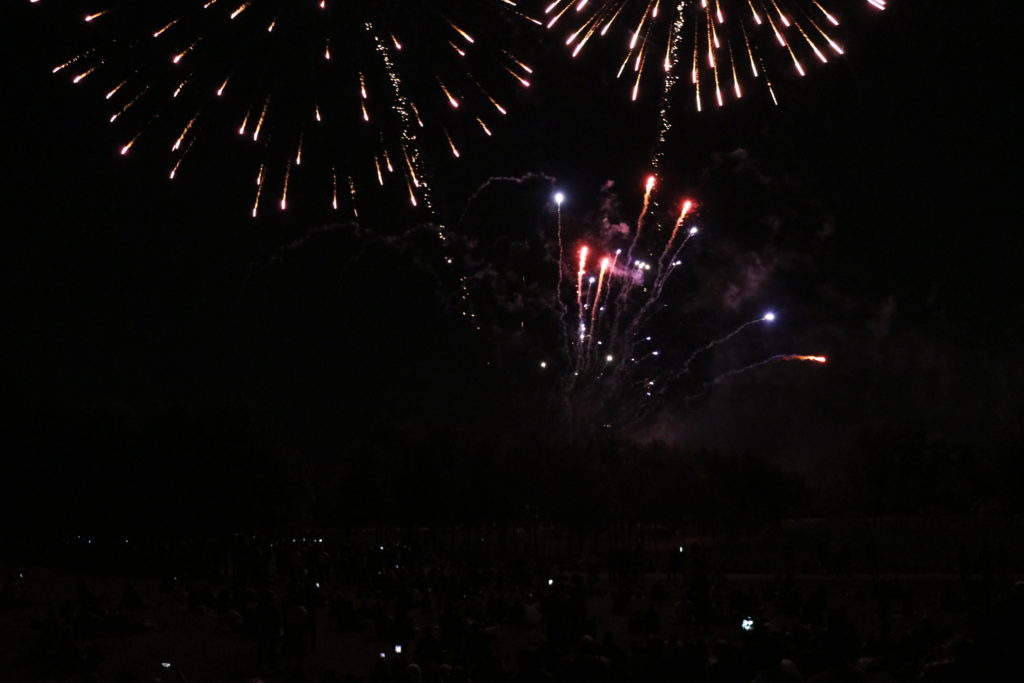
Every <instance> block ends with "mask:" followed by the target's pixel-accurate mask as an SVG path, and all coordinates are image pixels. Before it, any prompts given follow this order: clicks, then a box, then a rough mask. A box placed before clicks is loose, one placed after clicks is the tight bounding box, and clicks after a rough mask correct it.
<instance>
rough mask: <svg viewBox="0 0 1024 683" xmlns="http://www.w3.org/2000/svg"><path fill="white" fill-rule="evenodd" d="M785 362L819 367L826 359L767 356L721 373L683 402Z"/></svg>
mask: <svg viewBox="0 0 1024 683" xmlns="http://www.w3.org/2000/svg"><path fill="white" fill-rule="evenodd" d="M787 361H799V362H805V363H819V364H821V365H825V364H826V363H828V358H826V357H825V356H807V355H802V354H797V353H779V354H776V355H774V356H769V357H768V358H764V359H762V360H759V361H755V362H753V363H751V364H749V365H744V366H743V367H741V368H734V369H732V370H729V371H727V372H723V373H722V374H720V375H718V376H716V377H715V378H714V379H711V380H709V381H708V382H705V383H704V385H703V386H702V387H701V389H700V391H698V392H697V393H695V394H690V395H689V396H687V397H686V399H685V401H686V402H687V403H689V402H692V401H694V400H695V399H698V398H700V397H701V396H704V395H705V394H706V393H707V392H708V391H709V390H710V389H711V388H712V387H715V386H717V385H719V384H722V383H723V382H726V381H728V380H730V379H732V378H733V377H736V376H737V375H742V374H744V373H747V372H750V371H751V370H756V369H757V368H760V367H764V366H765V365H770V364H772V363H784V362H787Z"/></svg>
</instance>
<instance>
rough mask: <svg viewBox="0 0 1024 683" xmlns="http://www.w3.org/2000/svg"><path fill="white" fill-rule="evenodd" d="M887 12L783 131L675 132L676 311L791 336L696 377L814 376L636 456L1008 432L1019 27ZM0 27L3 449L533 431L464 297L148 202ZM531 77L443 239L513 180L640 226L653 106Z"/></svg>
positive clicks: (39, 39)
mask: <svg viewBox="0 0 1024 683" xmlns="http://www.w3.org/2000/svg"><path fill="white" fill-rule="evenodd" d="M891 5H892V7H891V9H890V10H889V11H888V12H886V13H885V14H884V15H873V16H871V17H870V19H865V20H862V21H856V22H854V26H853V27H852V29H851V32H852V35H849V37H848V39H847V41H846V44H847V46H848V48H849V49H848V54H847V57H846V58H845V59H844V60H841V61H840V62H839V63H835V64H832V65H830V66H829V67H828V68H826V69H816V70H814V71H813V73H812V74H811V75H810V76H809V77H808V78H807V79H805V80H803V81H801V82H789V81H783V82H780V83H779V84H778V88H779V92H780V95H781V105H780V106H779V107H774V108H773V107H769V106H766V105H764V104H763V103H762V104H757V103H752V102H747V103H742V104H740V105H734V106H732V107H729V108H727V109H725V110H723V111H721V112H718V111H709V112H705V113H704V114H701V115H700V116H696V115H694V114H693V113H691V112H686V111H682V110H680V111H679V113H678V120H677V123H676V125H675V130H674V133H673V136H672V138H671V142H670V145H669V147H668V151H667V154H666V164H665V169H664V170H665V173H664V175H665V184H666V186H670V187H674V188H676V189H677V191H678V192H679V193H684V192H696V193H699V194H700V196H701V199H702V201H704V202H705V210H704V214H703V217H702V220H703V221H704V223H705V224H706V225H707V227H708V228H709V230H710V231H711V232H712V233H715V232H718V233H719V234H721V235H722V239H721V240H719V242H718V244H720V245H728V246H727V247H726V246H719V247H717V251H716V247H715V246H714V244H715V243H714V242H711V243H710V244H707V245H706V246H704V247H702V248H701V251H699V252H698V255H697V256H698V258H704V259H705V261H704V264H705V265H704V269H703V270H701V269H700V268H698V272H699V273H700V274H701V275H702V276H705V277H706V278H707V280H706V281H704V282H710V284H708V285H707V289H706V290H704V291H701V290H699V288H698V290H697V291H696V292H695V293H694V294H693V295H691V296H689V297H688V298H687V299H686V301H687V302H688V303H686V304H685V306H690V305H692V306H693V307H695V308H700V307H701V306H702V305H703V308H702V309H701V310H704V311H705V313H706V310H708V309H709V308H713V306H712V304H717V303H721V301H723V299H721V298H720V297H723V296H724V293H725V292H726V291H728V290H729V288H730V286H731V285H734V286H736V287H739V288H740V290H742V291H741V296H740V297H739V298H740V303H739V304H737V307H736V309H735V310H730V309H729V308H728V306H725V307H720V308H721V320H720V326H719V327H717V329H723V328H727V327H728V326H729V325H731V324H733V323H735V321H737V320H742V319H744V316H749V313H750V312H751V311H756V310H760V308H761V307H764V306H769V305H770V306H773V307H775V308H776V309H778V310H779V311H780V313H781V317H782V320H783V322H782V324H780V325H779V326H777V327H776V328H774V329H773V330H771V331H770V332H768V333H766V335H764V336H763V337H762V336H760V335H755V337H754V338H753V339H751V340H748V341H749V343H746V342H745V343H744V344H743V345H740V346H739V347H738V348H736V349H728V350H726V351H724V352H723V353H722V354H720V355H718V356H716V358H715V359H714V360H713V362H714V363H718V364H720V365H721V367H727V366H728V364H729V363H730V362H732V361H733V360H741V358H740V356H741V355H742V354H743V353H744V352H756V351H757V348H758V347H757V345H758V344H763V345H764V346H763V348H765V349H769V350H773V351H774V350H786V349H789V350H792V351H794V352H803V351H808V352H814V353H818V352H821V353H827V354H828V355H829V356H830V358H831V359H832V363H830V365H829V366H828V367H827V368H823V369H817V368H806V367H797V366H785V367H780V368H776V369H773V370H771V371H765V372H758V373H755V374H753V375H750V376H747V377H744V378H742V379H740V380H738V381H737V382H735V383H733V384H729V385H727V386H723V387H721V388H720V389H716V391H715V392H713V393H712V394H711V395H710V397H709V398H708V399H707V400H705V401H703V402H701V403H699V404H698V405H697V406H696V407H694V408H693V409H692V410H693V412H692V415H691V416H690V417H689V419H687V420H683V419H681V418H680V417H679V412H678V411H676V410H673V411H672V412H671V414H669V415H663V416H661V417H660V418H659V419H658V420H656V421H655V423H654V424H653V426H652V427H651V434H654V435H657V436H663V437H667V438H672V439H686V440H690V441H694V442H700V443H707V444H712V445H720V446H724V447H728V448H760V449H764V450H768V451H771V452H777V453H782V454H785V453H793V452H798V453H800V454H802V455H806V456H811V457H813V456H814V455H816V454H818V453H820V452H822V450H826V449H828V448H831V447H834V445H835V444H836V443H837V442H840V441H842V440H844V439H846V438H848V437H849V436H850V434H851V433H854V432H856V431H857V430H858V429H860V428H862V427H864V426H865V425H871V424H875V423H878V422H885V423H893V424H899V425H906V426H910V427H915V428H921V429H924V430H926V431H929V432H932V433H938V434H947V435H950V436H952V437H954V438H957V439H961V440H966V441H969V442H981V441H984V440H986V439H988V438H990V437H991V436H992V435H993V434H996V433H999V432H1000V431H1005V432H1012V431H1015V430H1016V429H1017V417H1016V416H1017V414H1018V413H1019V409H1020V407H1021V406H1020V398H1019V394H1018V389H1017V388H1018V385H1019V382H1020V379H1021V375H1022V371H1021V370H1022V366H1021V361H1022V357H1021V349H1020V345H1019V341H1018V340H1019V339H1020V332H1021V322H1022V320H1024V310H1022V305H1021V302H1020V298H1019V295H1018V292H1019V291H1020V290H1021V289H1022V287H1021V285H1022V284H1024V283H1022V282H1021V274H1020V268H1019V267H1018V266H1017V264H1016V260H1017V258H1016V252H1015V250H1014V249H1013V248H1012V246H1011V245H1012V244H1014V243H1016V241H1017V240H1016V232H1017V223H1018V222H1019V221H1018V220H1016V215H1017V213H1018V211H1016V210H1014V209H1015V208H1016V207H1015V206H1011V199H1012V198H1014V195H1015V192H1014V191H1015V190H1016V186H1017V177H1016V176H1017V173H1016V171H1017V165H1018V162H1017V153H1016V145H1015V144H1014V143H1013V142H1012V140H1013V139H1015V136H1014V134H1013V133H1015V132H1016V128H1017V127H1018V125H1019V121H1018V119H1019V115H1018V113H1017V107H1016V105H1015V104H1014V103H1013V93H1012V87H1013V86H1012V81H1013V79H1012V78H1011V77H1010V76H1009V75H1008V74H1009V73H1011V71H1012V69H1013V68H1014V66H1015V63H1016V60H1015V58H1014V55H1013V49H1012V44H1011V43H1008V42H1006V41H1004V40H1002V39H1001V36H1002V33H1003V31H1002V30H1001V29H1000V24H1005V23H1006V22H1007V18H1006V17H1001V16H1000V14H999V12H998V11H997V8H995V7H989V4H985V7H981V6H975V5H974V4H972V5H971V6H970V7H969V8H966V9H965V7H966V6H965V5H964V4H963V3H952V2H939V3H934V2H900V1H897V2H893V3H891ZM0 11H2V12H3V18H2V20H0V26H2V27H3V31H4V33H5V34H6V35H5V39H4V44H5V46H6V49H5V53H6V56H5V58H4V62H3V69H4V72H5V77H4V81H5V85H4V91H5V94H4V102H5V105H4V110H5V111H4V116H5V118H6V123H5V125H4V132H5V136H4V137H5V140H4V143H3V144H2V145H0V149H2V150H3V154H4V163H3V168H4V169H5V171H6V173H5V176H6V179H5V180H4V182H3V185H2V187H3V202H4V206H5V209H6V211H5V213H6V218H5V220H4V221H3V223H4V226H5V238H6V244H5V247H6V248H5V249H4V256H5V262H6V265H5V267H4V274H5V281H6V286H5V287H4V288H3V290H4V299H5V304H4V308H5V311H6V314H5V319H6V322H7V325H6V326H5V327H6V330H7V331H6V332H5V334H4V342H5V348H6V353H5V357H6V359H7V367H8V371H9V373H10V379H9V381H8V382H7V386H8V389H9V392H10V393H11V395H13V396H14V397H15V398H16V401H17V402H18V403H19V404H21V408H20V409H19V410H17V411H16V412H15V413H12V415H13V416H14V417H15V420H16V421H22V422H24V421H33V420H39V419H42V418H40V415H42V414H47V415H53V414H57V415H64V414H78V413H91V412H92V411H100V412H103V411H110V410H114V408H111V406H123V407H125V410H129V411H132V410H143V409H144V407H146V406H153V405H162V404H166V403H184V404H190V405H197V406H215V405H220V404H222V403H223V404H232V405H234V404H243V405H245V406H246V410H250V411H252V412H253V413H254V414H257V415H260V416H261V419H263V420H266V421H268V422H269V423H272V424H274V425H275V429H277V430H279V431H280V432H281V433H283V434H290V435H292V436H293V437H294V439H293V440H294V441H296V442H303V443H306V444H307V445H309V444H313V447H319V446H322V445H323V444H325V443H331V442H333V441H334V440H336V439H338V438H339V437H338V436H337V433H338V432H340V431H343V430H346V429H352V428H360V427H365V426H366V425H368V424H374V423H376V422H379V421H394V422H399V423H403V424H413V425H420V426H423V425H429V424H431V423H438V424H446V425H461V426H466V425H473V424H480V425H483V424H487V425H491V426H492V425H494V424H495V422H493V418H494V416H495V415H502V416H503V417H502V420H503V421H501V422H498V423H497V424H500V425H502V426H503V427H516V426H517V423H521V422H523V421H527V420H530V419H533V416H532V415H530V414H529V413H522V414H517V413H515V412H512V413H509V412H508V411H507V407H508V406H510V405H514V400H513V398H512V397H513V396H515V397H517V398H518V397H521V396H522V395H528V394H529V392H530V391H531V390H532V388H533V387H535V386H542V385H543V382H544V381H545V380H544V379H543V378H539V379H536V380H534V379H531V377H530V376H528V373H529V372H532V371H533V366H532V365H531V366H530V367H529V370H526V369H524V370H523V373H521V376H519V377H517V378H516V379H515V380H514V381H511V380H509V379H508V377H507V376H506V375H502V374H500V372H499V371H498V370H497V369H495V368H494V367H493V366H487V365H486V362H487V359H490V358H491V357H492V355H493V354H492V353H491V350H492V349H489V348H488V347H489V345H490V344H492V343H497V342H495V341H494V338H492V337H487V336H486V335H478V334H475V333H473V331H472V330H471V329H470V328H469V327H468V326H466V325H463V324H462V323H461V321H460V320H458V319H457V317H455V316H454V315H453V310H454V309H452V308H451V307H450V306H449V302H450V297H449V296H448V294H449V293H450V291H451V282H452V274H451V273H450V272H446V271H445V270H444V269H442V268H439V267H437V265H436V263H437V261H436V257H437V255H438V254H437V252H436V249H435V248H434V247H433V246H432V245H430V244H429V243H428V241H427V240H425V239H424V237H423V236H422V235H417V236H414V237H410V238H408V239H404V240H403V239H398V241H395V239H397V238H394V236H395V235H396V234H397V231H396V230H394V229H393V228H389V229H388V230H386V231H383V232H384V233H385V234H387V235H389V236H390V237H389V239H386V240H385V239H380V238H377V237H372V236H367V235H366V234H365V233H364V232H362V231H360V230H356V229H355V228H354V227H352V226H349V225H339V226H333V227H330V226H329V227H328V228H327V229H324V225H325V224H327V223H326V221H327V219H326V217H323V216H319V215H316V213H315V212H303V211H297V212H295V213H291V214H287V215H286V216H284V217H279V216H274V217H270V218H267V219H263V220H259V221H255V222H254V221H252V220H250V219H249V217H248V215H247V208H248V202H249V197H248V195H242V194H241V188H240V186H241V183H240V182H236V181H234V180H231V179H224V178H223V177H221V175H219V174H217V173H204V172H203V171H202V170H201V169H200V170H196V171H195V172H194V173H192V174H189V175H187V176H186V178H185V179H183V180H182V181H181V182H180V183H176V184H170V183H168V182H166V181H165V179H164V176H165V169H164V166H165V163H166V158H160V159H158V160H156V159H154V158H152V157H148V158H147V157H146V156H134V157H132V158H128V159H123V158H121V157H119V156H118V155H117V153H116V145H117V144H118V142H119V140H118V139H117V138H116V136H115V135H114V134H113V133H112V131H111V130H110V129H109V127H107V126H106V125H105V123H104V122H103V121H104V116H105V113H104V112H105V110H104V109H103V107H102V106H101V103H100V101H99V99H98V98H96V97H95V96H94V95H95V93H87V92H83V91H81V90H79V89H75V88H72V87H71V86H70V85H69V84H68V83H67V81H66V79H63V78H57V77H54V76H51V75H50V73H49V70H50V68H51V66H52V65H53V64H54V63H56V62H57V61H58V60H59V59H60V58H62V57H63V56H64V55H65V51H64V50H63V49H62V46H61V45H60V44H59V43H60V42H61V41H60V36H61V31H62V30H66V29H64V28H59V29H55V28H54V27H52V26H48V23H47V22H48V19H49V18H52V17H53V16H55V15H57V14H59V9H58V8H40V7H35V6H30V4H29V3H27V2H7V3H4V7H3V9H2V10H0ZM534 50H535V53H536V54H537V55H538V56H537V58H536V61H537V62H538V63H542V64H544V65H545V67H544V68H543V69H542V70H540V72H539V74H538V77H537V79H536V83H535V87H534V88H533V89H532V91H531V92H530V93H529V95H528V96H526V97H523V98H521V99H520V100H519V101H518V102H516V103H515V105H516V106H515V107H514V111H513V117H514V118H513V119H512V124H513V125H511V126H510V127H509V129H508V130H505V131H502V132H501V135H499V136H498V138H497V139H496V140H495V141H494V142H493V143H492V144H491V145H490V146H480V147H478V148H476V149H472V150H469V151H468V152H467V154H466V158H465V159H463V160H462V161H461V162H460V165H458V166H455V167H453V166H452V165H450V164H442V165H440V167H439V170H438V174H437V177H436V185H437V187H438V189H439V194H438V205H439V206H440V207H441V210H442V213H443V214H444V216H445V218H446V221H447V222H448V223H449V224H453V223H454V222H455V220H456V218H457V217H458V216H459V215H460V213H461V211H462V209H463V207H464V205H465V201H466V198H467V197H468V196H469V195H470V194H471V193H472V192H473V190H474V189H475V188H476V187H477V186H478V185H479V184H481V183H482V182H483V181H485V180H486V179H487V178H488V177H490V176H518V175H522V174H526V173H530V172H537V173H545V174H548V175H550V176H552V177H555V178H557V179H558V181H559V185H560V186H563V187H565V188H566V191H567V192H568V193H569V195H570V197H571V199H570V203H569V205H570V206H571V207H572V208H571V210H572V211H577V212H578V214H577V215H578V216H585V215H587V213H588V212H590V213H593V211H594V210H595V208H596V203H597V198H598V194H599V189H600V187H601V186H602V184H603V183H604V182H605V181H607V180H612V181H614V182H615V184H616V188H617V189H618V191H619V192H620V195H621V200H622V202H623V204H624V206H625V213H627V214H630V213H633V212H634V211H635V204H636V203H637V202H638V198H639V195H640V184H641V183H642V178H643V175H644V174H645V171H646V168H645V167H646V159H647V158H648V155H649V153H650V150H651V145H652V142H653V137H654V118H653V113H654V112H653V109H652V105H653V103H648V104H644V105H640V106H630V105H629V104H628V102H627V101H626V97H625V89H624V88H621V87H618V86H619V84H615V83H613V82H610V80H611V79H610V78H609V73H608V70H607V69H598V68H596V67H595V65H594V62H600V61H601V60H600V58H597V59H595V60H593V61H592V62H589V63H588V62H584V63H582V64H576V65H573V64H570V62H569V60H568V59H567V58H566V57H565V55H563V54H562V53H561V50H560V49H559V47H558V45H557V41H549V43H548V45H547V46H537V47H535V48H534ZM780 80H783V79H780ZM245 191H246V192H248V191H249V189H248V186H246V187H245ZM511 197H512V198H513V199H516V198H517V195H515V194H513V195H511ZM529 198H530V196H529V195H528V194H525V195H523V196H522V197H521V199H522V200H523V201H526V200H527V199H529ZM484 201H486V200H484ZM545 211H546V208H545V207H544V206H543V205H540V204H539V203H537V205H534V206H529V207H525V208H523V207H519V208H517V209H515V210H514V211H511V212H504V211H503V210H502V209H500V207H494V206H491V207H490V208H488V209H486V211H484V216H485V218H486V220H492V219H493V222H494V224H500V223H501V221H502V220H506V219H507V218H508V216H510V215H516V216H518V215H520V213H519V212H521V215H522V216H523V217H524V218H523V220H527V221H541V220H542V217H543V216H544V212H545ZM381 212H382V214H386V213H387V209H386V208H384V209H381ZM406 216H407V214H406V213H404V209H402V213H401V214H400V217H399V218H398V219H392V220H391V221H388V223H389V224H390V225H392V226H393V225H395V224H401V223H402V222H403V221H406V222H409V223H410V224H411V221H409V220H408V218H406ZM529 229H532V225H531V227H530V228H529ZM393 238H394V239H393ZM708 239H711V240H713V239H715V238H714V237H713V236H711V237H709V238H708ZM758 255H760V258H761V260H760V261H758V260H757V259H755V257H756V256H758ZM755 265H758V266H759V267H761V268H762V269H763V270H764V272H765V273H766V274H767V277H766V279H765V281H764V282H763V283H761V282H759V284H757V285H756V286H755V285H752V284H750V281H749V280H744V278H745V277H747V276H748V275H749V274H750V269H751V268H753V267H754V266H755ZM744 288H747V289H749V290H750V291H746V290H745V289H744ZM715 297H719V300H718V301H713V300H714V299H715ZM762 302H763V303H762ZM681 306H683V305H682V304H681ZM685 306H684V308H685ZM715 322H716V321H714V320H708V321H707V322H706V324H707V325H708V326H709V327H708V329H716V327H715V324H714V323H715ZM733 354H736V356H735V358H734V356H733ZM503 370H505V371H507V370H509V368H503ZM523 375H527V376H523ZM534 381H536V382H538V383H540V384H539V385H535V384H533V382H534ZM506 391H507V395H505V398H502V396H503V392H506ZM506 400H507V401H508V403H507V404H506V403H503V401H506ZM488 406H490V407H488ZM199 409H200V410H202V408H199ZM210 410H211V411H212V410H214V408H212V407H211V408H210ZM491 426H489V427H488V428H492V427H491Z"/></svg>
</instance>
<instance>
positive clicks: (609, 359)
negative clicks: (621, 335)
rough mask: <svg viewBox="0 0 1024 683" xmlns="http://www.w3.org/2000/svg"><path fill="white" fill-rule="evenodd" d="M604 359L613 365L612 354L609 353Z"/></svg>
mask: <svg viewBox="0 0 1024 683" xmlns="http://www.w3.org/2000/svg"><path fill="white" fill-rule="evenodd" d="M604 359H605V360H606V361H608V362H609V363H611V362H612V354H610V353H609V354H608V355H607V356H605V357H604Z"/></svg>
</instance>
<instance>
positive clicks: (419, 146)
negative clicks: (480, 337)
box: [39, 0, 539, 212]
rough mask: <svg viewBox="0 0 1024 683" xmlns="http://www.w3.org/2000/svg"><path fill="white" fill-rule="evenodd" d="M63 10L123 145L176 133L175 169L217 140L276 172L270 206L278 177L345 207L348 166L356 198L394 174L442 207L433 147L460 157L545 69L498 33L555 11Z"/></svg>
mask: <svg viewBox="0 0 1024 683" xmlns="http://www.w3.org/2000/svg"><path fill="white" fill-rule="evenodd" d="M39 4H40V5H45V4H47V3H46V2H45V1H44V2H40V3H39ZM61 6H62V8H67V7H68V6H71V7H72V9H71V10H69V11H72V12H77V13H78V16H80V17H81V18H82V22H83V31H82V33H83V34H84V35H83V40H84V42H85V44H86V45H88V47H87V48H86V49H84V50H82V51H81V52H80V53H79V54H78V56H76V57H74V58H72V59H70V60H67V61H66V62H64V63H63V64H61V65H59V66H58V67H56V68H55V69H54V72H55V73H59V74H61V75H63V74H69V75H70V79H71V80H72V82H73V83H75V84H78V85H80V86H81V87H89V88H95V89H96V91H97V92H98V93H100V94H102V95H103V96H104V97H105V99H106V101H107V102H108V103H109V105H110V106H111V107H112V116H111V117H110V120H111V122H112V123H115V124H117V125H118V126H119V130H122V131H123V133H122V135H123V140H124V142H122V143H121V152H122V154H128V153H129V152H130V151H131V152H135V151H138V150H140V149H141V148H143V147H147V148H148V147H149V146H150V144H152V145H153V146H156V147H157V148H159V147H160V146H161V145H162V144H164V143H166V145H167V148H168V149H169V150H170V151H171V154H172V158H171V161H170V166H171V167H172V169H173V171H172V178H173V177H178V176H180V175H181V173H182V172H183V170H184V169H187V167H188V163H187V161H186V163H185V164H184V166H183V163H182V162H183V160H184V159H185V156H186V155H187V154H189V152H190V151H191V150H192V149H193V143H194V142H195V141H196V140H203V141H210V142H212V141H217V143H219V144H220V145H222V146H227V150H226V151H227V152H228V153H229V154H230V155H231V156H236V157H237V156H241V157H243V158H244V159H248V160H249V161H250V163H252V165H253V166H252V167H253V168H254V169H255V168H257V167H259V168H260V172H259V176H260V178H261V182H260V183H259V184H258V186H257V199H256V201H255V202H254V206H256V207H259V198H258V195H259V193H261V192H264V191H267V190H268V189H269V187H271V186H272V187H276V188H279V190H280V202H279V205H280V206H281V208H282V209H283V208H285V207H286V206H288V204H289V203H290V202H289V195H295V194H297V192H296V190H297V189H298V188H299V187H301V188H303V190H304V191H303V192H302V193H301V194H302V196H304V197H309V196H320V201H322V203H323V205H324V206H327V207H330V208H336V207H338V206H339V204H340V203H343V202H339V193H338V191H337V186H338V175H339V173H340V174H341V175H342V177H346V176H347V177H348V185H349V187H350V189H351V190H352V192H351V193H349V196H351V197H354V196H355V189H356V188H357V187H359V188H362V187H365V186H366V185H371V184H377V183H379V184H380V185H387V184H389V183H391V184H394V185H395V186H397V187H398V188H400V189H401V192H402V193H403V194H404V195H405V196H406V197H407V199H408V201H409V202H410V204H412V205H413V206H416V205H421V204H427V205H429V203H430V188H429V186H428V184H427V182H426V177H427V174H426V172H425V170H424V161H423V156H422V155H423V154H424V153H425V152H426V153H433V152H435V150H436V151H437V152H438V153H439V154H446V155H447V156H449V157H452V158H458V157H459V156H460V154H461V153H462V151H464V150H465V148H466V147H467V146H469V145H472V144H474V142H475V141H477V140H482V139H485V138H486V137H487V136H490V135H491V134H492V131H493V130H495V128H496V127H497V126H498V122H499V120H500V119H501V118H502V117H504V115H505V114H506V113H507V112H508V108H507V107H508V103H507V100H506V98H509V97H511V96H512V94H513V91H514V90H516V89H521V88H526V87H529V85H530V79H531V78H532V74H533V70H532V68H531V67H530V66H529V65H528V64H527V63H526V62H525V61H524V60H523V59H522V58H521V57H520V56H518V55H516V54H514V53H513V52H511V51H510V50H508V49H506V47H505V46H504V45H503V43H502V42H500V41H498V40H495V39H494V38H493V36H505V35H508V33H509V31H510V26H512V25H513V24H514V22H519V21H522V22H533V23H539V22H538V21H537V20H532V19H530V18H529V17H528V16H527V15H526V14H525V13H524V12H522V11H521V10H520V9H519V8H518V7H517V6H516V3H515V2H514V1H513V0H479V1H476V2H471V1H469V0H433V1H431V2H415V3H413V2H407V1H405V0H344V1H342V0H305V1H302V2H294V1H291V2H286V1H283V0H188V1H173V2H172V1H170V0H135V1H122V2H116V3H111V4H110V5H108V6H101V7H100V8H98V9H97V8H96V7H95V6H94V5H87V4H84V3H82V2H65V3H62V5H61ZM228 138H232V139H233V141H232V142H228ZM265 186H267V187H265ZM289 188H291V189H289ZM360 191H361V190H360ZM340 196H341V197H342V198H345V197H346V195H345V194H344V193H342V194H341V195H340ZM349 208H350V209H351V210H352V211H353V212H354V210H355V209H354V203H352V204H351V205H350V207H349Z"/></svg>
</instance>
